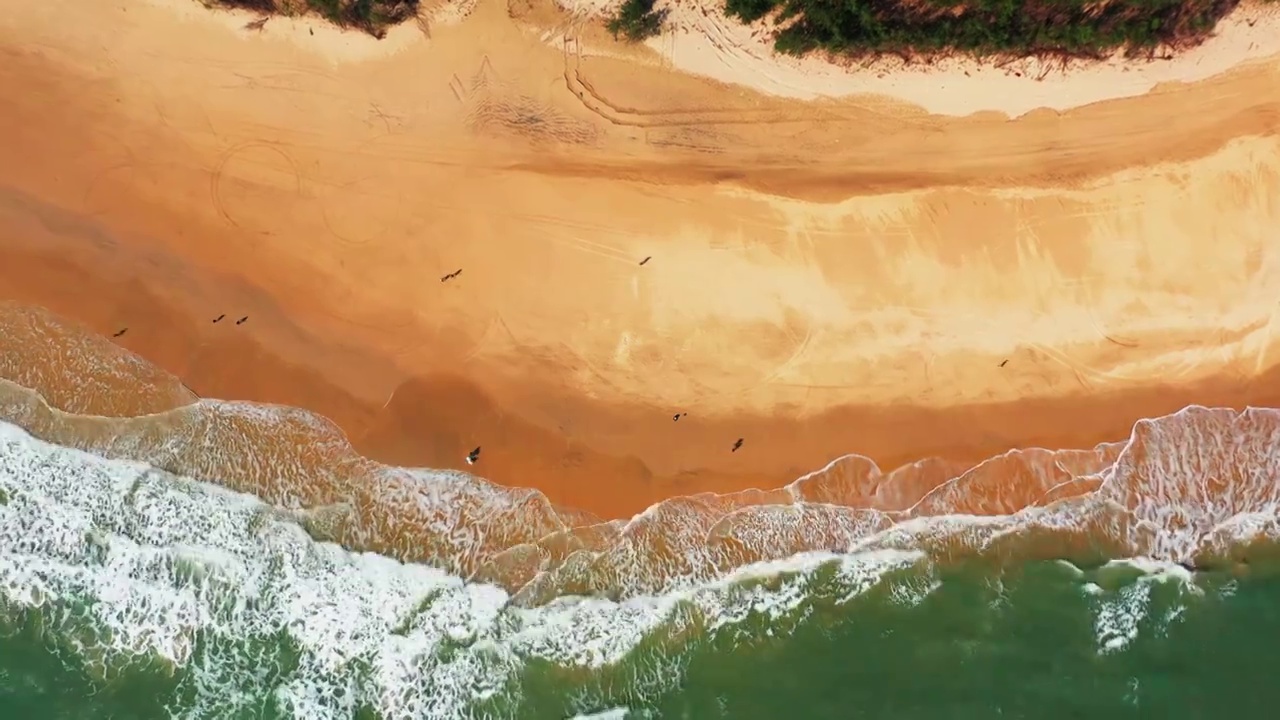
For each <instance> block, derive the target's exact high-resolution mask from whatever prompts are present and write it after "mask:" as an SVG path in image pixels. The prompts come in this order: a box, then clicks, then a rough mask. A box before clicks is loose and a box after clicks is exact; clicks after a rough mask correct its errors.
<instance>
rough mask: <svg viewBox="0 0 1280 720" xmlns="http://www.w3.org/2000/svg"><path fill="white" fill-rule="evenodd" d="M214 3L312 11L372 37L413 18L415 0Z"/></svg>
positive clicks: (234, 0) (220, 0) (257, 9)
mask: <svg viewBox="0 0 1280 720" xmlns="http://www.w3.org/2000/svg"><path fill="white" fill-rule="evenodd" d="M214 1H215V2H216V3H217V4H220V5H223V6H226V7H234V8H241V9H244V10H252V11H254V12H260V13H263V14H266V15H276V14H285V15H296V14H303V13H307V12H314V13H316V14H318V15H320V16H322V17H324V18H325V19H326V20H328V21H329V22H331V23H333V24H335V25H337V26H339V27H349V28H356V29H359V30H363V31H365V32H367V33H369V34H370V35H373V36H374V37H378V38H381V37H382V36H384V35H386V34H387V28H389V27H391V26H392V25H395V24H397V23H400V22H403V21H405V20H408V19H409V18H412V17H414V16H415V15H416V14H417V12H418V0H214Z"/></svg>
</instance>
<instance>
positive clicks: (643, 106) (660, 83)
mask: <svg viewBox="0 0 1280 720" xmlns="http://www.w3.org/2000/svg"><path fill="white" fill-rule="evenodd" d="M511 15H516V16H517V19H516V20H512V18H511ZM544 16H546V17H552V18H554V14H553V13H552V11H551V10H550V9H549V8H543V7H536V8H535V7H532V6H531V7H530V8H528V9H525V10H522V11H521V12H516V11H515V10H513V9H512V8H511V6H506V7H504V6H503V5H501V4H497V3H482V4H480V5H479V6H478V7H477V8H476V9H475V11H474V12H473V13H472V15H471V16H470V17H468V18H467V19H466V21H465V22H463V23H461V24H459V25H456V26H449V27H434V28H431V30H430V32H429V36H430V37H429V38H426V37H425V36H422V35H423V34H422V32H421V30H420V29H418V28H416V27H406V28H401V29H399V30H398V31H397V33H395V34H393V37H392V38H390V39H389V40H387V41H385V42H384V44H382V45H377V44H374V41H372V40H369V39H367V38H361V37H358V36H357V37H352V36H348V35H336V34H333V33H330V32H329V31H324V32H320V33H317V34H316V35H311V34H310V33H309V32H308V31H307V28H306V26H305V25H298V26H297V27H292V28H289V27H283V25H284V24H283V23H280V25H281V26H282V29H280V30H279V31H278V32H277V31H273V32H272V33H262V34H257V33H254V32H251V31H246V30H243V29H242V28H241V27H240V25H241V24H242V20H237V18H236V16H232V15H229V14H210V13H208V12H206V11H205V10H203V9H202V8H200V7H199V6H198V5H194V4H193V5H192V6H186V5H182V4H180V3H173V2H168V1H166V3H165V4H163V5H162V4H155V5H149V4H143V5H139V6H136V7H129V8H114V7H112V8H107V7H99V6H96V5H93V4H90V3H87V2H84V1H83V0H66V1H65V2H57V3H49V4H42V5H40V6H39V7H23V8H18V9H16V10H15V11H14V12H13V13H11V14H10V16H8V17H6V18H5V19H4V20H3V21H0V22H2V23H3V24H0V39H2V44H0V47H3V48H4V51H5V62H4V63H2V64H0V82H2V83H3V85H4V87H5V88H6V89H7V90H8V91H9V92H8V93H7V97H8V98H9V102H8V104H7V105H6V106H5V108H4V111H3V112H2V113H0V137H4V138H5V141H4V142H3V143H0V253H2V257H3V262H0V299H7V300H16V301H19V302H22V303H30V304H36V305H40V306H44V307H47V308H49V309H50V310H52V311H54V312H56V313H59V314H60V315H62V316H65V317H68V318H72V319H74V320H76V321H78V322H80V323H83V324H84V325H85V326H86V327H88V328H90V329H91V330H93V331H96V332H98V333H101V334H103V335H106V336H110V335H112V334H114V333H116V332H118V331H119V330H120V329H121V328H124V327H127V328H128V331H127V332H126V333H125V334H124V335H122V336H120V337H119V338H117V339H116V340H115V341H114V342H116V343H117V344H118V345H120V346H122V347H124V348H127V349H129V350H132V351H133V352H136V353H138V354H139V355H141V356H142V357H144V358H146V359H148V360H150V361H152V362H153V363H155V364H156V365H158V366H159V367H160V368H163V369H164V370H166V371H168V372H170V373H172V374H174V375H175V376H177V377H178V378H180V379H181V382H182V383H184V384H185V385H186V386H187V387H188V388H190V390H191V392H192V393H193V394H194V395H199V396H203V397H219V398H228V399H248V400H255V401H262V402H272V403H281V404H288V405H295V406H299V407H305V408H309V409H312V410H315V411H317V412H319V413H321V414H323V415H325V416H327V417H329V418H332V419H333V420H334V421H335V422H336V423H337V424H338V425H339V426H340V427H342V428H343V429H344V430H345V431H346V433H347V434H348V436H349V437H350V438H351V440H352V442H353V444H354V445H355V446H356V448H357V449H358V450H359V451H360V452H362V453H364V454H365V455H367V456H369V457H372V458H376V459H378V460H381V461H384V462H389V463H394V464H401V465H422V466H430V467H438V468H445V467H447V468H460V469H462V468H467V466H466V464H465V462H464V459H463V458H464V456H465V455H466V452H467V451H468V450H470V449H471V448H472V447H474V446H476V445H481V446H483V448H484V452H483V457H482V462H481V463H480V464H479V465H477V466H475V467H474V468H470V469H471V470H473V471H474V472H477V473H478V474H481V475H483V476H485V477H487V478H490V479H492V480H494V481H496V482H499V483H503V484H507V485H513V486H521V487H534V488H538V489H540V490H542V491H544V492H545V493H546V494H547V495H548V497H549V498H550V499H551V500H552V501H553V502H555V503H558V504H561V505H567V506H572V507H577V508H582V509H585V510H588V511H591V512H594V513H597V514H599V515H601V516H606V517H623V516H628V515H630V514H632V513H636V512H639V511H641V510H643V509H644V508H646V507H648V506H649V505H651V504H652V503H654V502H656V501H658V500H661V499H663V498H667V497H672V496H675V495H689V494H694V493H699V492H706V491H710V492H717V493H723V492H729V491H733V490H738V489H743V488H752V487H756V488H774V487H779V486H782V485H785V484H786V483H788V482H790V481H792V480H793V479H795V478H796V477H797V476H799V475H801V474H803V473H805V472H809V471H812V470H814V469H816V468H819V467H821V466H823V465H824V464H825V463H827V462H828V461H830V460H831V459H833V458H835V457H838V456H840V455H844V454H846V453H851V452H856V453H861V454H863V455H867V456H869V457H871V458H873V459H875V460H876V461H877V462H878V463H879V464H880V465H881V466H882V467H884V468H885V469H886V470H887V469H889V468H892V467H895V466H897V465H899V464H902V463H907V462H911V461H914V460H917V459H920V458H925V457H932V456H941V457H945V458H948V459H950V460H954V461H957V462H960V463H962V464H963V463H965V462H974V461H977V460H980V459H982V458H986V457H989V456H991V455H993V454H996V453H999V452H1002V451H1004V450H1006V449H1008V448H1012V447H1028V446H1042V447H1051V448H1058V447H1088V446H1091V445H1092V444H1094V443H1096V442H1099V441H1109V440H1118V439H1121V438H1123V437H1124V436H1126V435H1127V434H1128V431H1129V429H1130V428H1131V426H1132V424H1133V422H1134V421H1135V420H1137V419H1139V418H1142V417H1151V416H1155V415H1160V414H1163V413H1168V412H1172V411H1175V410H1177V409H1179V408H1181V407H1183V406H1185V405H1187V404H1189V403H1200V404H1206V405H1230V406H1236V407H1240V406H1243V405H1245V404H1250V403H1251V404H1255V405H1273V406H1274V405H1280V397H1278V396H1280V384H1277V383H1276V382H1275V377H1274V373H1273V372H1272V370H1273V368H1274V366H1275V360H1276V357H1277V355H1276V353H1275V352H1273V351H1272V347H1271V346H1272V338H1271V327H1272V325H1273V315H1274V313H1275V311H1276V308H1277V305H1276V301H1275V298H1276V297H1277V296H1280V295H1278V294H1277V291H1280V272H1277V271H1278V270H1280V254H1277V248H1276V245H1275V242H1274V238H1275V231H1274V228H1275V227H1280V199H1278V198H1280V192H1278V190H1280V144H1278V142H1280V141H1277V139H1276V137H1275V133H1276V129H1277V118H1278V117H1280V114H1278V113H1280V85H1278V84H1277V80H1278V79H1280V76H1278V75H1277V69H1278V68H1280V64H1277V63H1276V62H1274V61H1269V62H1261V63H1254V64H1251V65H1248V66H1243V67H1241V68H1238V69H1237V70H1234V71H1232V72H1230V73H1227V74H1225V75H1221V76H1217V77H1214V78H1210V79H1207V80H1204V81H1201V82H1197V83H1195V84H1190V85H1168V86H1162V87H1161V88H1159V89H1158V90H1157V91H1155V92H1153V93H1151V94H1149V95H1144V96H1142V97H1136V98H1126V99H1118V100H1113V101H1108V102H1105V103H1098V104H1094V105H1089V106H1086V107H1082V108H1077V109H1074V110H1071V111H1068V112H1064V113H1056V112H1049V111H1037V112H1032V113H1030V114H1027V115H1025V116H1023V117H1019V118H1018V119H1016V120H1012V121H1011V120H1008V119H1007V118H1005V117H1004V116H1002V115H999V114H997V113H993V112H989V113H980V114H977V115H973V116H969V117H965V118H936V117H932V116H928V115H926V114H925V113H924V112H923V111H921V110H919V109H915V108H912V107H910V106H907V105H905V104H904V103H901V102H896V101H891V100H886V99H875V100H869V99H866V98H853V99H849V100H847V101H825V102H822V103H815V104H802V103H797V102H796V101H793V100H781V99H770V98H767V97H764V96H758V95H753V94H749V93H747V92H745V91H743V90H741V89H739V88H730V87H726V86H720V85H716V84H713V83H711V82H709V81H706V80H701V79H697V78H692V77H687V76H682V75H675V74H673V73H670V72H668V71H665V70H663V69H661V68H657V67H651V66H648V65H645V64H633V63H629V62H626V61H624V60H620V59H608V58H601V57H591V56H588V57H585V58H584V57H580V56H579V55H578V54H577V53H576V52H567V51H566V50H565V49H563V48H561V47H548V46H547V45H546V44H545V43H543V42H542V41H541V40H540V39H539V36H538V34H537V33H536V32H534V31H532V30H530V29H529V28H528V27H527V26H526V25H523V24H522V21H527V22H533V21H535V20H536V21H538V22H544V21H545V17H544ZM272 22H274V21H272ZM268 25H269V27H270V26H271V25H272V24H271V23H269V24H268ZM299 28H300V29H299ZM407 33H408V34H407ZM414 33H417V35H414ZM313 38H316V39H315V40H312V39H313ZM596 41H598V39H597V38H595V35H592V33H591V32H590V31H587V32H586V34H585V36H584V38H582V42H583V43H589V42H596ZM572 47H577V45H576V43H575V44H573V45H572ZM1189 109H1190V110H1189ZM645 257H651V258H652V259H651V260H650V261H649V262H648V263H646V264H645V265H643V266H642V265H640V264H639V263H640V261H641V260H642V259H644V258H645ZM458 269H462V271H463V272H462V274H461V275H459V276H458V277H456V278H453V279H452V280H449V281H447V282H442V281H441V280H440V278H441V277H442V276H444V275H446V274H448V273H451V272H453V271H455V270H458ZM219 315H226V318H224V319H223V320H222V321H220V322H218V323H214V322H213V319H214V318H216V317H217V316H219ZM243 316H248V318H249V319H248V320H247V321H246V322H245V323H244V324H242V325H236V324H235V320H237V319H239V318H240V317H243ZM51 377H52V376H51ZM28 381H29V384H37V385H38V384H41V380H40V378H39V377H35V376H33V377H32V378H29V379H28ZM56 385H57V383H56V382H54V381H52V380H51V381H50V383H49V384H47V385H44V386H41V387H39V388H38V389H40V390H41V391H42V392H43V393H44V394H45V395H46V397H47V398H49V400H50V402H51V403H52V404H54V405H55V406H58V407H63V408H64V409H69V410H72V411H74V412H78V413H82V414H83V413H88V414H120V415H130V414H137V413H143V412H155V411H157V410H160V409H163V408H164V407H165V406H166V404H170V405H172V404H175V403H180V402H185V401H187V400H186V399H184V398H183V397H182V396H181V394H180V393H156V394H149V395H148V394H139V393H137V392H136V391H128V390H124V389H118V390H117V391H114V392H105V391H104V392H98V393H96V394H86V393H83V392H73V391H71V389H68V388H66V387H62V388H59V387H56ZM677 412H688V413H689V415H688V416H687V417H684V418H682V419H681V420H680V421H679V422H673V421H672V415H673V414H674V413H677ZM738 437H743V438H745V443H744V446H743V448H742V449H741V450H740V451H738V452H730V448H731V447H732V445H733V442H734V440H735V439H737V438H738Z"/></svg>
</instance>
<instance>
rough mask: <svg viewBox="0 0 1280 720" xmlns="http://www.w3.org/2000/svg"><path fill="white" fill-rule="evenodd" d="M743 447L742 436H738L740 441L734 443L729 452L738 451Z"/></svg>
mask: <svg viewBox="0 0 1280 720" xmlns="http://www.w3.org/2000/svg"><path fill="white" fill-rule="evenodd" d="M740 447H742V438H738V442H736V443H734V444H733V449H732V450H730V451H729V452H738V448H740Z"/></svg>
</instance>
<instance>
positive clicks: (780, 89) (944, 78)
mask: <svg viewBox="0 0 1280 720" xmlns="http://www.w3.org/2000/svg"><path fill="white" fill-rule="evenodd" d="M564 1H565V2H566V3H569V4H574V5H579V6H581V7H580V9H579V11H578V12H579V14H583V15H588V16H590V15H603V14H609V13H611V12H612V8H611V7H610V6H608V5H606V6H603V7H602V6H601V5H600V3H599V2H596V1H595V0H581V1H580V2H575V0H564ZM723 6H724V3H723V0H659V2H658V4H657V7H658V8H660V9H665V10H666V11H667V23H666V25H665V30H664V32H663V34H662V35H661V36H660V37H657V38H654V39H652V40H650V41H648V43H647V44H648V45H649V46H650V47H651V48H653V49H654V50H655V51H657V53H658V54H659V55H660V57H661V60H660V62H665V63H666V64H668V65H670V66H674V67H676V68H679V69H681V70H685V71H688V72H692V73H697V74H699V75H704V76H706V77H710V78H714V79H716V80H720V81H721V82H726V83H733V84H736V85H741V86H743V87H747V88H752V89H755V90H759V91H760V92H765V93H769V94H772V95H780V96H784V97H792V98H799V99H805V100H810V99H814V98H824V97H826V98H830V97H841V96H847V95H854V94H872V95H881V96H884V97H889V98H894V99H897V100H903V101H906V102H909V103H911V104H913V105H918V106H920V107H923V108H925V109H926V110H928V111H929V112H931V113H937V114H942V115H957V116H962V115H969V114H972V113H975V112H981V111H984V110H994V111H998V112H1003V113H1006V114H1008V115H1010V116H1013V117H1017V116H1019V115H1023V114H1025V113H1028V112H1031V111H1032V110H1035V109H1038V108H1049V109H1053V110H1069V109H1071V108H1075V107H1081V106H1083V105H1088V104H1090V103H1095V102H1100V101H1103V100H1112V99H1115V98H1122V97H1132V96H1134V95H1141V94H1143V93H1146V92H1148V91H1150V90H1152V89H1153V88H1155V87H1156V86H1158V85H1160V84H1162V83H1186V82H1196V81H1199V80H1203V79H1205V78H1209V77H1212V76H1214V75H1217V74H1220V73H1222V72H1225V71H1227V70H1230V69H1231V68H1234V67H1239V66H1241V65H1244V64H1248V63H1251V62H1257V61H1265V60H1266V59H1267V58H1271V57H1274V56H1275V55H1277V54H1280V8H1276V7H1274V6H1268V5H1265V4H1263V3H1258V2H1255V3H1245V4H1243V5H1241V6H1240V7H1239V8H1237V10H1236V11H1235V12H1233V13H1232V14H1231V15H1229V16H1228V17H1226V18H1224V19H1223V21H1222V22H1221V23H1219V25H1218V27H1217V28H1216V29H1215V31H1214V35H1213V37H1211V38H1209V39H1208V40H1207V41H1206V42H1204V43H1203V44H1201V45H1199V46H1197V47H1195V48H1191V49H1189V50H1184V51H1179V52H1177V53H1174V52H1172V51H1170V50H1168V49H1157V50H1155V51H1153V52H1150V53H1148V54H1146V55H1143V56H1141V57H1140V58H1133V57H1125V56H1124V54H1123V53H1116V54H1115V55H1113V56H1112V57H1111V58H1109V59H1107V60H1105V61H1084V60H1075V61H1072V62H1070V63H1065V64H1064V63H1062V62H1061V61H1059V60H1054V61H1045V60H1041V59H1037V58H993V59H991V60H987V61H982V62H978V61H975V60H973V59H972V58H963V57H955V58H947V59H941V60H938V59H934V60H928V61H912V62H906V61H904V60H902V59H899V58H896V57H895V58H880V59H875V60H869V61H866V62H858V63H849V62H832V61H831V59H829V58H826V57H823V56H821V55H818V54H813V55H810V56H808V57H805V58H791V57H785V56H779V55H777V54H775V53H774V52H773V40H772V38H773V26H772V24H771V22H770V19H769V18H762V19H761V20H759V21H757V22H755V23H753V24H751V25H744V24H742V23H741V22H738V21H735V20H732V19H729V18H727V17H725V14H724V11H723Z"/></svg>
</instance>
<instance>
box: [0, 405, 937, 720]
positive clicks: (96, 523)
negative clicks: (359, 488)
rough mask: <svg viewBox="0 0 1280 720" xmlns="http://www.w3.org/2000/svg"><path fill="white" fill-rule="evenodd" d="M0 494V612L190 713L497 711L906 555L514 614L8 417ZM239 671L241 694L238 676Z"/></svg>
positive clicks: (649, 685)
mask: <svg viewBox="0 0 1280 720" xmlns="http://www.w3.org/2000/svg"><path fill="white" fill-rule="evenodd" d="M0 491H2V492H3V495H4V498H5V502H3V503H0V547H3V548H4V552H2V553H0V606H6V605H7V606H8V607H10V608H20V609H25V610H26V611H38V612H40V613H41V614H42V616H44V617H45V618H46V622H47V623H48V632H49V633H50V636H51V638H52V640H51V642H52V643H53V644H55V645H56V644H58V643H61V644H62V646H64V647H65V649H67V650H69V651H70V653H69V657H72V658H76V659H78V660H79V661H80V662H82V663H85V664H86V667H87V668H88V667H89V666H90V665H92V666H93V667H92V668H89V669H90V670H91V672H93V673H94V674H95V675H98V676H100V677H106V676H108V675H110V674H112V673H113V672H114V671H115V670H118V669H119V668H121V667H129V666H132V665H133V664H135V663H144V664H145V663H153V664H154V663H156V662H159V663H162V664H165V665H168V666H171V667H173V668H174V669H181V670H184V671H186V672H185V673H184V678H185V679H184V680H183V682H185V683H188V684H189V685H190V687H191V689H193V690H194V693H193V695H194V696H195V697H196V699H197V702H198V703H199V707H198V708H196V710H195V711H194V714H195V715H197V716H207V714H209V713H212V714H217V715H221V716H232V715H235V714H237V713H238V712H240V711H248V710H250V709H251V708H253V707H254V704H255V703H257V704H260V703H261V702H262V701H263V697H264V696H266V695H268V694H269V695H270V697H271V698H272V700H273V702H274V703H276V704H277V706H279V707H280V708H282V709H283V712H285V713H286V714H287V715H290V716H293V717H305V718H348V717H351V716H353V715H354V714H355V713H356V712H357V710H358V709H359V708H360V707H365V706H367V707H372V708H373V709H374V710H376V711H377V713H378V714H379V715H380V716H382V717H386V718H459V717H465V716H466V715H467V714H468V712H469V711H468V709H469V708H474V707H476V705H477V704H478V703H488V705H486V707H490V708H491V707H495V706H494V705H493V703H497V705H496V707H499V708H501V707H504V705H503V703H504V702H506V703H508V704H507V705H506V706H507V707H511V705H510V703H514V702H515V701H516V700H518V695H519V673H520V669H521V668H522V667H523V666H524V664H525V663H526V662H527V661H528V660H529V659H533V658H539V659H542V660H545V661H547V662H550V663H554V664H556V665H559V666H561V667H568V668H583V669H589V668H600V667H602V666H606V665H610V664H616V663H618V662H620V661H622V660H624V659H625V658H627V657H628V655H629V653H631V652H632V651H634V650H635V649H636V647H637V646H638V645H639V644H640V643H641V641H643V640H646V639H649V638H654V637H660V638H673V637H680V636H681V635H682V634H683V633H684V631H686V630H689V631H698V632H705V631H711V632H716V631H719V630H721V629H727V630H730V631H732V629H733V626H734V625H735V623H738V622H741V621H744V620H747V619H756V620H763V621H765V622H766V623H776V622H783V621H784V620H785V619H786V616H787V614H788V613H792V614H795V613H796V612H797V609H798V608H800V607H801V606H802V605H803V603H804V602H805V599H806V597H808V596H809V595H810V590H811V589H812V582H813V577H814V574H815V571H816V570H817V569H819V568H821V567H824V566H830V567H834V568H835V573H834V576H835V580H836V582H837V583H839V585H838V587H839V588H840V589H842V590H843V592H844V593H845V596H844V598H843V599H844V600H847V599H850V598H852V597H856V596H857V595H858V594H859V593H861V592H865V591H866V590H867V589H869V588H871V587H874V586H875V585H876V583H877V582H879V580H880V578H882V577H883V575H884V573H885V572H888V571H889V570H892V569H894V568H901V567H906V566H908V565H910V564H911V563H913V562H916V561H917V560H918V558H919V554H918V553H916V554H913V553H903V552H896V551H883V552H878V553H867V554H865V555H851V556H837V555H833V554H830V553H810V554H806V555H802V556H797V557H796V558H792V559H790V560H783V561H774V562H770V563H760V564H757V565H752V566H748V567H744V568H740V569H738V570H736V571H734V572H733V573H730V574H729V575H727V576H724V577H722V578H719V579H716V580H715V581H713V582H708V583H702V584H699V585H696V586H692V587H686V588H684V589H682V590H680V591H678V592H673V593H668V594H665V595H661V596H656V597H650V596H641V597H632V598H629V599H627V600H624V601H622V602H613V601H610V600H604V599H599V598H560V599H558V600H556V601H554V602H552V603H550V604H549V605H547V606H545V607H541V608H519V607H515V606H512V605H511V604H510V603H509V602H508V601H509V597H508V595H507V593H506V592H504V591H503V590H501V589H500V588H497V587H495V586H491V585H484V584H477V583H466V582H464V581H463V580H462V579H461V578H459V577H457V576H454V575H450V574H448V573H446V572H443V571H441V570H436V569H432V568H428V567H423V566H416V565H405V564H402V563H399V562H397V561H394V560H390V559H387V558H385V557H382V556H378V555H374V554H367V553H352V552H347V551H345V550H343V549H341V548H340V547H337V546H335V545H332V544H326V543H317V542H315V541H313V540H312V539H311V538H310V537H308V536H307V535H306V534H305V533H304V532H303V531H302V530H301V529H300V528H299V527H298V526H296V525H294V524H292V523H290V522H288V521H287V520H286V519H285V517H286V515H285V514H284V513H281V512H279V511H276V510H273V509H272V508H269V507H268V506H266V505H264V504H262V503H261V502H259V501H258V500H257V499H255V498H253V497H251V496H247V495H242V494H238V493H234V492H231V491H228V490H225V489H221V488H218V487H216V486H212V485H208V484H205V483H201V482H197V481H194V480H186V479H181V478H175V477H173V476H170V475H167V474H165V473H162V472H160V471H157V470H154V469H153V468H151V467H149V466H147V465H144V464H141V463H135V462H121V461H110V460H103V459H101V458H98V457H96V456H93V455H89V454H87V453H83V452H80V451H76V450H68V449H65V448H60V447H57V446H54V445H50V444H47V443H44V442H41V441H38V440H35V439H33V438H31V437H30V436H28V435H27V434H26V433H25V432H23V431H21V430H20V429H18V428H16V427H14V426H11V425H7V424H0ZM828 582H830V580H828ZM86 628H88V630H86ZM655 634H656V635H655ZM282 639H284V640H287V642H288V643H290V645H291V646H292V648H293V653H294V654H296V656H297V658H296V663H297V667H296V668H277V667H274V665H273V656H272V654H271V652H269V651H268V650H267V649H265V648H268V647H271V646H274V645H275V644H277V643H279V642H280V641H281V640H282ZM197 646H199V647H200V648H201V650H200V652H196V648H197ZM113 669H115V670H113ZM682 670H683V660H682V659H681V658H680V657H679V656H678V654H673V655H670V656H664V655H662V654H658V655H655V659H654V660H652V661H650V662H649V663H648V664H646V665H644V667H643V668H641V669H639V670H637V671H636V674H637V676H638V677H635V678H631V679H632V680H635V681H636V682H635V684H636V686H637V687H639V688H640V692H641V694H642V695H643V692H644V691H645V690H646V689H647V690H648V691H650V692H659V691H662V690H663V689H665V688H667V687H670V686H671V684H672V683H675V682H678V681H679V678H680V673H681V672H682ZM251 682H257V683H258V687H257V689H256V691H246V690H245V688H244V687H243V686H244V685H245V683H251ZM593 707H594V708H599V707H601V705H600V704H599V701H598V700H597V699H593V698H585V697H584V698H583V699H582V707H581V710H582V711H587V710H591V709H593ZM497 712H499V714H501V711H497Z"/></svg>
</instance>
